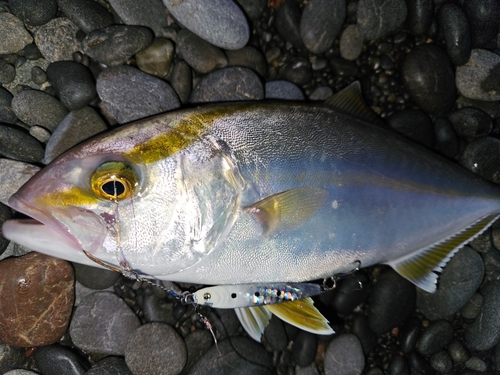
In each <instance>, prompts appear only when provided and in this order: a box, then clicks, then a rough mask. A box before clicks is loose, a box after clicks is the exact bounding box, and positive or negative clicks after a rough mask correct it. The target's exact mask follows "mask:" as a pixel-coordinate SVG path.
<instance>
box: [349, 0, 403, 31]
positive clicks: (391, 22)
mask: <svg viewBox="0 0 500 375" xmlns="http://www.w3.org/2000/svg"><path fill="white" fill-rule="evenodd" d="M406 13H407V7H406V1H405V0H360V1H359V3H358V14H357V19H358V27H359V30H360V32H361V35H363V37H364V38H365V40H372V39H379V38H384V37H386V36H388V35H389V34H391V33H392V32H394V31H396V30H397V29H398V28H399V27H400V26H401V25H402V24H403V22H404V21H405V19H406Z"/></svg>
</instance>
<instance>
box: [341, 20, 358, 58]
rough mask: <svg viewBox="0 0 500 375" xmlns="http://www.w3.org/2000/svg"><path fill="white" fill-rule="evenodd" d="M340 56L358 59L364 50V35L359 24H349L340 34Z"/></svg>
mask: <svg viewBox="0 0 500 375" xmlns="http://www.w3.org/2000/svg"><path fill="white" fill-rule="evenodd" d="M339 47H340V56H342V58H344V59H346V60H350V61H354V60H356V59H357V58H358V57H359V55H360V53H361V51H362V50H363V36H362V35H361V32H360V31H359V27H358V26H357V25H349V26H347V27H346V28H345V30H344V31H343V32H342V35H341V36H340V44H339Z"/></svg>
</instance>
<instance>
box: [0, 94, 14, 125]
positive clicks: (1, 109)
mask: <svg viewBox="0 0 500 375" xmlns="http://www.w3.org/2000/svg"><path fill="white" fill-rule="evenodd" d="M0 121H1V122H8V123H10V124H14V123H15V122H16V121H17V117H16V115H15V113H14V111H13V110H12V94H11V93H10V92H9V91H8V90H6V89H4V88H3V87H0Z"/></svg>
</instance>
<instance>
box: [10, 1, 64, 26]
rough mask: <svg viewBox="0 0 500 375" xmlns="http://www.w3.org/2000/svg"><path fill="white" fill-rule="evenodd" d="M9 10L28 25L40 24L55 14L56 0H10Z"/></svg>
mask: <svg viewBox="0 0 500 375" xmlns="http://www.w3.org/2000/svg"><path fill="white" fill-rule="evenodd" d="M9 5H10V10H11V12H12V13H14V14H15V15H16V16H17V17H19V19H20V20H21V21H23V22H24V23H26V24H27V25H30V26H41V25H43V24H45V23H47V22H49V21H50V20H51V19H52V18H54V17H55V16H56V14H57V2H56V0H10V1H9Z"/></svg>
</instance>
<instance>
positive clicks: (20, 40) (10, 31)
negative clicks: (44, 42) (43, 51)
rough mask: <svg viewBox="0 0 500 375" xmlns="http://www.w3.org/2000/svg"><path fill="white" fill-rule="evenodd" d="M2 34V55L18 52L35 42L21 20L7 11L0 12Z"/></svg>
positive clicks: (0, 45)
mask: <svg viewBox="0 0 500 375" xmlns="http://www.w3.org/2000/svg"><path fill="white" fill-rule="evenodd" d="M34 3H35V2H34ZM0 35H2V38H0V55H2V54H8V53H16V52H17V51H20V50H22V49H23V48H24V47H25V46H26V45H28V44H30V43H31V42H33V38H32V37H31V35H30V33H29V32H28V31H27V30H26V29H25V28H24V25H23V23H22V22H21V20H20V19H19V18H17V17H16V16H14V15H12V14H10V13H7V12H5V13H0Z"/></svg>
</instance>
